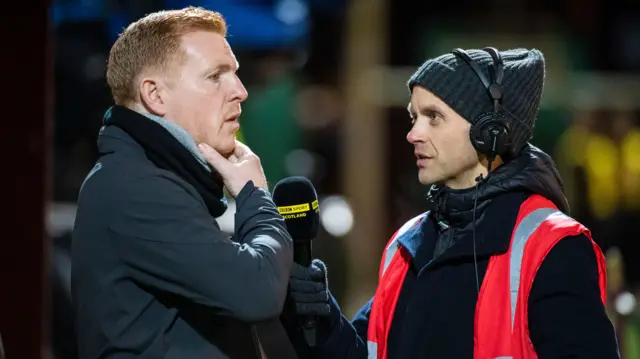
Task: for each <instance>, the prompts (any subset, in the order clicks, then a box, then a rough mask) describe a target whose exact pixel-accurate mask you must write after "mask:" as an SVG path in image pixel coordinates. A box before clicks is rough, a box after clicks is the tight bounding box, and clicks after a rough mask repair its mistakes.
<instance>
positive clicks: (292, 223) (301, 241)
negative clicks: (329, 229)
mask: <svg viewBox="0 0 640 359" xmlns="http://www.w3.org/2000/svg"><path fill="white" fill-rule="evenodd" d="M272 198H273V202H274V203H275V204H276V206H277V207H278V212H280V215H282V217H283V218H284V221H285V223H286V224H287V231H288V232H289V234H290V235H291V238H292V239H293V261H294V262H296V263H298V264H300V265H302V266H305V267H308V266H309V265H310V264H311V261H312V258H313V257H312V255H311V240H312V239H313V238H315V236H316V235H317V234H318V226H319V222H320V216H319V213H320V208H319V205H318V194H317V193H316V189H315V188H314V187H313V184H312V183H311V181H309V179H307V178H306V177H302V176H294V177H287V178H284V179H282V180H280V181H279V182H278V183H277V184H276V186H275V187H274V188H273V196H272ZM316 323H317V318H315V317H314V316H306V317H305V318H303V321H302V328H303V329H304V336H305V339H306V341H307V344H309V346H312V347H314V346H316V326H317V324H316Z"/></svg>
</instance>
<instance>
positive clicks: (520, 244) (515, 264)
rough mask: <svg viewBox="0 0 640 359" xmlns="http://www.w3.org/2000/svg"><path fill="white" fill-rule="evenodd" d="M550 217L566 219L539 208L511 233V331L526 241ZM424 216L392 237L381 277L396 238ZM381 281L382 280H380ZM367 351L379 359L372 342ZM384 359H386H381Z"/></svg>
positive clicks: (396, 246)
mask: <svg viewBox="0 0 640 359" xmlns="http://www.w3.org/2000/svg"><path fill="white" fill-rule="evenodd" d="M551 216H563V217H567V216H566V215H565V214H564V213H562V212H561V211H559V210H557V209H555V208H539V209H536V210H534V211H533V212H531V213H529V214H528V215H527V216H526V217H524V218H523V219H522V220H521V221H520V223H519V224H518V226H517V227H516V228H515V230H514V232H513V242H512V244H511V246H512V249H511V256H510V258H509V263H510V264H509V267H510V268H509V271H510V273H509V275H510V283H509V291H510V295H511V328H512V330H513V325H514V321H515V313H516V304H517V303H518V291H519V288H520V274H521V270H522V259H523V255H524V248H525V245H526V244H527V241H528V240H529V238H530V237H531V235H532V234H533V233H535V231H536V230H537V229H538V227H540V225H541V224H542V223H544V222H545V221H546V220H547V219H549V217H551ZM424 217H425V216H418V217H416V218H414V219H412V220H411V221H409V222H407V223H406V224H405V225H404V226H403V227H402V228H401V229H400V230H399V231H398V233H397V234H396V235H395V236H394V238H393V239H392V240H391V241H390V243H389V245H388V246H387V248H386V250H385V253H384V263H383V268H382V272H381V273H382V275H383V274H384V273H385V272H386V270H387V267H388V266H389V264H390V263H391V260H392V259H393V257H394V256H396V255H397V254H398V252H399V251H398V249H399V247H400V244H399V243H398V238H399V237H400V235H401V234H403V233H404V232H406V231H407V230H408V229H410V228H412V227H413V226H414V225H416V224H417V221H418V220H420V219H422V218H424ZM381 279H382V278H381ZM367 350H368V356H367V357H368V359H379V358H378V344H377V343H376V342H374V341H371V340H369V341H367ZM381 359H386V358H381ZM495 359H513V357H511V356H501V357H496V358H495Z"/></svg>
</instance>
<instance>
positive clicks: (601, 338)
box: [292, 147, 619, 359]
mask: <svg viewBox="0 0 640 359" xmlns="http://www.w3.org/2000/svg"><path fill="white" fill-rule="evenodd" d="M476 190H477V193H476ZM534 193H535V194H541V195H543V196H544V197H546V198H548V199H550V200H552V201H553V202H554V203H555V204H556V205H557V206H558V207H559V208H560V209H562V210H563V211H565V212H566V211H567V205H566V201H565V199H564V196H563V194H562V185H561V182H560V179H559V177H558V175H557V173H556V171H555V167H554V165H553V163H552V161H551V159H550V158H549V157H548V156H547V155H546V154H544V153H542V152H540V151H539V150H537V149H535V148H533V147H530V148H527V149H526V150H525V151H524V153H523V154H522V155H521V156H519V157H518V158H516V159H513V160H512V161H510V162H509V163H508V164H506V165H503V166H501V167H500V168H498V169H497V170H496V171H494V172H492V174H491V176H489V177H488V179H486V180H485V181H483V182H481V183H480V184H479V185H478V187H477V189H476V188H471V189H468V190H458V191H453V190H449V189H441V190H437V191H435V193H432V195H433V197H432V204H433V209H432V211H431V213H430V215H429V217H428V218H429V219H428V220H427V221H425V222H424V224H423V226H424V227H423V236H422V237H421V238H419V240H418V241H416V243H406V242H405V243H402V244H403V245H404V246H405V247H406V248H407V249H408V250H409V252H410V253H411V254H412V256H413V258H412V262H411V266H410V270H409V271H408V273H407V275H406V277H405V280H404V283H403V287H402V290H401V293H400V297H399V299H398V303H397V306H396V310H395V314H394V318H393V321H392V325H391V329H390V333H389V338H388V359H405V358H425V359H427V358H428V359H440V358H442V359H444V358H447V359H449V358H461V359H462V358H472V357H473V345H474V343H473V336H474V335H473V333H474V313H475V307H476V301H477V296H478V292H477V284H476V270H475V265H474V260H473V253H474V249H473V247H474V245H473V242H474V241H473V221H472V219H473V207H474V199H475V197H476V195H477V198H478V203H477V208H476V218H477V222H476V228H475V230H476V254H477V268H478V277H479V278H478V279H479V282H480V283H482V280H483V278H484V274H485V271H486V268H487V264H488V260H489V258H490V257H491V256H492V255H494V254H499V253H505V252H506V251H507V249H508V245H509V241H510V237H511V232H512V231H513V228H514V225H515V221H516V216H517V213H518V210H519V207H520V205H521V204H522V202H523V201H524V200H525V199H527V198H528V197H529V196H530V195H531V194H534ZM418 273H420V274H419V275H418ZM370 310H371V301H370V302H369V303H367V304H366V305H365V306H364V307H363V308H362V310H361V311H360V312H359V313H358V314H357V315H356V317H355V318H354V320H353V321H352V322H349V321H348V320H347V319H346V318H345V317H344V316H343V315H341V313H340V309H339V307H338V305H337V303H336V302H335V300H334V301H333V302H332V313H331V316H330V318H329V320H328V321H327V322H325V323H324V324H325V326H326V328H328V329H327V330H325V331H324V332H323V333H321V339H320V340H321V341H322V345H320V346H319V347H318V348H316V349H315V350H310V349H309V348H308V347H304V346H300V347H299V350H300V352H301V357H303V356H306V357H310V358H311V357H313V358H327V359H342V358H345V359H346V358H349V359H364V358H366V357H367V345H366V338H367V326H368V317H369V312H370ZM505 310H506V309H505ZM529 329H530V335H531V340H532V342H533V345H534V347H535V350H536V352H537V353H538V356H539V358H541V359H555V358H598V359H610V358H611V359H613V358H619V354H618V347H617V341H616V336H615V333H614V329H613V326H612V324H611V322H610V321H609V319H608V317H607V315H606V313H605V308H604V306H603V305H602V302H601V301H600V292H599V287H598V269H597V264H596V258H595V253H594V251H593V247H592V245H591V243H590V242H589V241H588V239H587V238H586V237H584V236H577V237H572V238H565V239H564V240H562V241H560V242H559V243H558V244H557V245H556V246H555V247H554V248H553V249H552V250H551V252H550V253H549V254H548V256H547V257H546V258H545V260H544V262H543V264H542V266H541V267H540V269H539V270H538V272H537V274H536V277H535V280H534V283H533V288H532V290H531V293H530V297H529ZM293 333H294V334H292V337H295V332H293Z"/></svg>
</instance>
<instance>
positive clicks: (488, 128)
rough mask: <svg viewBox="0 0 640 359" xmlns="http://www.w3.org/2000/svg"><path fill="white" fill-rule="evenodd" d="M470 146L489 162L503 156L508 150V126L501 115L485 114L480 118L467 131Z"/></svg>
mask: <svg viewBox="0 0 640 359" xmlns="http://www.w3.org/2000/svg"><path fill="white" fill-rule="evenodd" d="M469 136H470V139H471V144H472V145H473V147H474V148H475V149H476V151H478V152H480V153H482V154H484V155H486V156H487V157H488V159H489V160H494V159H495V158H496V157H497V156H500V155H503V154H505V153H506V152H507V150H508V148H509V125H508V124H507V122H506V121H504V119H502V118H501V115H500V114H498V116H494V113H487V114H484V115H482V116H480V117H479V118H478V119H477V120H476V123H474V124H472V125H471V129H470V131H469Z"/></svg>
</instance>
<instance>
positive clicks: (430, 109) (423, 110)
mask: <svg viewBox="0 0 640 359" xmlns="http://www.w3.org/2000/svg"><path fill="white" fill-rule="evenodd" d="M429 112H435V113H437V114H439V115H440V116H442V115H443V114H444V111H443V110H442V109H441V108H440V107H438V106H436V105H433V104H429V105H425V106H422V107H420V114H423V115H426V114H428V113H429Z"/></svg>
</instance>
